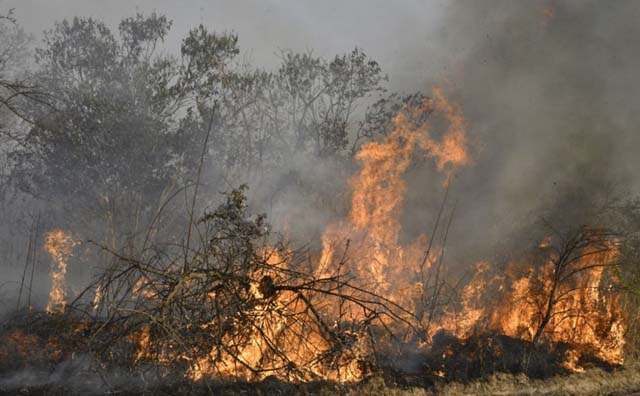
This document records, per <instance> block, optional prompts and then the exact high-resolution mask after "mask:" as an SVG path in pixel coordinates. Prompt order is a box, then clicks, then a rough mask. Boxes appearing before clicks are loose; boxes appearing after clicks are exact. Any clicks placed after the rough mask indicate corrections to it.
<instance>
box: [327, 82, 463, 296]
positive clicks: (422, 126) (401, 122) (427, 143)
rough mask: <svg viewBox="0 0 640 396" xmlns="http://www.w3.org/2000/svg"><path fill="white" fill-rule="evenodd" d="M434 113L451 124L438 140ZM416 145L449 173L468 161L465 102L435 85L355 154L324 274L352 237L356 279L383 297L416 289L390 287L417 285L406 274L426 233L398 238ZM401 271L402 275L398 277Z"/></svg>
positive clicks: (414, 264)
mask: <svg viewBox="0 0 640 396" xmlns="http://www.w3.org/2000/svg"><path fill="white" fill-rule="evenodd" d="M431 113H435V115H438V116H440V117H442V118H443V119H444V120H445V121H446V123H447V124H448V127H447V129H446V130H445V131H444V132H443V133H441V135H442V137H441V138H440V139H439V140H438V139H436V138H434V137H433V136H432V133H431V132H432V128H433V127H432V125H431V124H430V123H429V122H427V121H424V119H425V118H426V117H425V115H428V114H431ZM418 150H421V153H422V155H423V156H426V157H428V158H432V159H433V160H434V161H435V165H436V168H437V170H438V171H440V172H446V173H447V174H450V172H452V171H453V170H455V169H456V168H458V167H460V166H463V165H466V164H467V163H468V162H469V155H468V152H467V141H466V123H465V120H464V117H463V115H462V110H461V107H460V106H459V105H457V104H452V103H451V102H449V101H448V99H447V98H446V96H445V95H444V94H443V92H442V90H441V89H440V88H435V89H434V91H433V98H431V99H427V100H425V101H423V102H422V103H421V104H419V105H418V106H412V107H405V108H404V109H403V111H401V112H399V113H398V114H397V115H396V116H395V117H394V119H393V130H392V131H391V132H390V133H389V134H388V135H387V136H386V137H385V139H384V140H382V141H380V142H370V143H368V144H365V145H364V146H363V147H362V148H361V150H360V151H359V152H358V154H357V155H356V159H357V160H358V161H359V162H360V164H361V169H360V171H359V172H358V173H357V174H355V175H354V176H353V178H352V180H351V189H352V198H351V212H350V214H349V219H348V221H341V222H339V223H337V224H333V225H330V226H329V227H328V228H327V230H326V231H325V234H324V236H323V252H322V256H321V260H320V269H319V271H320V273H323V274H326V271H327V268H328V267H329V266H330V264H331V262H332V261H333V260H334V256H335V255H336V253H339V252H336V249H337V248H338V247H339V246H340V243H341V242H343V241H346V240H350V241H352V242H353V244H352V246H353V249H354V250H356V253H357V254H352V256H355V257H358V261H357V262H355V263H354V265H353V266H352V267H353V268H349V269H350V270H351V271H352V272H354V273H355V274H356V275H358V279H360V280H361V281H362V282H363V283H365V284H368V285H369V286H371V287H373V288H374V290H375V291H376V292H378V293H381V294H383V295H385V296H386V295H391V294H405V293H412V291H411V290H392V288H393V287H395V286H397V285H401V284H409V282H410V283H413V284H414V285H415V277H413V279H411V277H410V276H408V275H410V274H413V273H414V271H415V270H416V269H417V268H418V266H419V263H420V262H421V261H422V257H421V256H422V254H423V250H424V245H425V243H424V242H425V241H426V237H425V236H422V237H419V238H418V239H417V240H416V241H415V242H414V243H413V244H411V245H409V246H401V244H400V243H399V235H400V230H401V226H400V222H399V218H400V214H401V210H402V205H403V201H404V194H405V192H406V189H407V183H406V181H405V180H404V178H403V176H404V173H405V172H406V170H407V168H408V167H409V165H410V164H411V162H412V160H413V157H414V155H415V153H416V151H418ZM436 185H437V183H436ZM345 248H346V247H345ZM327 275H328V274H327ZM402 275H404V279H399V276H402ZM393 285H395V286H393ZM409 289H411V287H409Z"/></svg>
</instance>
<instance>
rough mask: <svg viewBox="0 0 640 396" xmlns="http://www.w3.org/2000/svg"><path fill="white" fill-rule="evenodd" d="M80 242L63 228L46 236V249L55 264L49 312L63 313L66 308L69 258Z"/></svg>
mask: <svg viewBox="0 0 640 396" xmlns="http://www.w3.org/2000/svg"><path fill="white" fill-rule="evenodd" d="M77 244H78V242H77V241H76V240H75V239H73V237H71V236H70V235H69V234H67V233H65V232H64V231H62V230H54V231H50V232H49V233H47V235H46V237H45V245H44V246H45V249H46V250H47V252H48V253H49V254H50V255H51V258H52V259H53V261H54V265H53V267H52V268H51V275H50V276H51V291H50V293H49V303H48V304H47V312H48V313H62V312H64V309H65V303H66V291H65V275H66V273H67V260H68V258H69V256H71V253H72V251H73V248H74V247H75V246H76V245H77Z"/></svg>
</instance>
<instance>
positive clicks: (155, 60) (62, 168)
mask: <svg viewBox="0 0 640 396" xmlns="http://www.w3.org/2000/svg"><path fill="white" fill-rule="evenodd" d="M170 27H171V22H170V21H169V20H168V19H167V18H166V17H164V16H160V15H157V14H155V13H154V14H151V15H150V16H143V15H141V14H138V15H136V16H135V17H133V18H125V19H123V20H122V21H121V22H120V25H119V28H118V34H114V33H113V32H112V31H111V30H110V29H109V28H108V27H107V26H106V25H105V24H104V23H102V22H100V21H97V20H94V19H92V18H74V19H73V20H71V21H69V20H65V21H63V22H60V23H57V24H56V25H55V27H54V28H53V29H52V30H50V31H48V32H46V34H45V39H44V46H43V47H42V48H39V49H37V50H36V62H37V67H38V69H37V71H36V72H35V74H34V76H33V78H34V81H36V82H37V83H38V84H39V85H40V86H41V87H42V89H43V90H45V91H46V92H47V93H48V94H49V95H50V97H51V98H52V100H51V101H50V102H49V103H47V105H46V106H45V105H33V104H31V105H30V106H28V107H27V109H26V111H27V112H28V113H29V116H30V118H31V119H33V120H37V121H36V122H35V123H34V124H33V127H32V128H31V129H30V131H29V133H28V135H27V136H26V139H25V140H24V148H23V149H22V150H18V151H16V152H14V153H13V160H14V161H15V163H16V167H15V169H14V171H13V179H14V181H15V182H16V183H17V184H18V186H19V187H20V188H21V189H22V190H23V191H25V192H28V193H30V194H32V195H33V196H36V197H39V198H41V199H44V200H47V201H50V202H64V203H66V205H65V206H66V207H67V209H68V210H66V211H65V216H69V215H73V214H74V213H78V214H79V215H80V216H78V218H82V219H87V218H89V219H90V220H91V221H92V220H94V217H95V216H91V215H88V213H87V211H91V212H93V213H98V216H99V217H102V218H103V220H104V221H107V222H108V223H107V224H108V225H109V229H110V230H111V231H112V232H111V234H112V236H115V235H128V234H130V233H132V232H134V231H135V229H132V228H131V227H134V225H137V224H140V222H141V218H140V217H141V216H144V215H145V213H146V212H149V208H150V207H151V206H152V205H158V202H159V200H160V198H161V197H162V196H163V194H165V195H166V191H167V189H168V188H170V186H172V185H177V184H178V185H179V184H186V183H188V181H189V179H190V177H192V176H191V175H192V173H193V167H192V166H190V163H189V160H192V159H191V158H187V157H188V156H189V154H190V153H191V152H195V151H197V150H196V149H195V147H194V146H197V145H201V144H202V141H203V138H202V135H201V134H200V135H198V133H202V131H201V130H197V129H193V130H188V131H187V130H185V129H183V128H181V126H182V125H184V122H183V121H181V120H182V119H183V118H184V117H185V116H184V114H193V112H192V111H191V110H189V109H190V108H192V107H193V106H194V98H200V97H203V96H206V95H205V94H204V92H205V91H206V90H207V89H208V88H209V87H210V85H211V84H212V83H213V80H215V79H216V78H218V77H217V76H218V71H219V70H220V69H222V68H223V67H222V64H224V63H226V62H228V61H229V60H230V58H232V57H233V56H234V55H235V54H236V53H237V48H236V47H235V45H236V41H235V39H234V38H233V36H228V35H222V36H218V35H213V34H208V33H207V32H206V31H205V30H204V29H203V28H202V27H200V28H198V29H195V30H194V31H192V32H191V33H190V34H189V36H188V37H187V38H186V39H185V41H184V44H183V58H182V64H181V63H180V62H179V61H178V60H177V59H175V58H172V57H169V56H163V55H158V54H156V50H157V47H158V45H159V44H160V43H161V42H162V41H163V40H164V38H165V37H166V35H167V33H168V31H169V29H170ZM211 92H214V91H211ZM209 96H211V95H209ZM52 108H53V109H54V110H53V111H52ZM83 208H84V209H86V210H85V211H80V210H81V209H83ZM146 214H147V215H151V214H152V213H151V212H149V213H146ZM147 217H148V216H147ZM101 224H104V222H101ZM120 225H122V226H123V227H125V228H124V229H121V230H118V231H116V230H115V227H117V226H120ZM126 227H128V228H126Z"/></svg>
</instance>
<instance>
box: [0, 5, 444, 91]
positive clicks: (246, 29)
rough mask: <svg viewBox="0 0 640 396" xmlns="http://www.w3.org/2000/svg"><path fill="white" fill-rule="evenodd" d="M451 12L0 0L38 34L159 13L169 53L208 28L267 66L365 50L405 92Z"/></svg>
mask: <svg viewBox="0 0 640 396" xmlns="http://www.w3.org/2000/svg"><path fill="white" fill-rule="evenodd" d="M446 5H447V2H445V1H437V0H430V1H419V0H404V1H393V2H390V1H386V0H355V1H316V0H313V1H307V0H305V1H294V0H289V1H282V0H262V1H260V0H242V1H231V0H226V1H225V0H190V1H175V0H174V1H170V0H129V1H126V0H108V1H105V0H103V1H96V0H0V7H2V8H4V9H8V8H14V9H15V14H16V17H17V18H18V20H19V22H20V24H21V25H22V26H24V28H25V29H26V30H27V31H29V32H31V33H33V34H34V35H39V34H40V33H41V32H42V30H44V29H49V28H50V27H51V26H52V25H53V23H54V21H58V20H62V19H64V18H67V17H73V16H76V15H79V16H92V17H96V18H99V19H102V20H104V21H106V22H107V23H109V24H110V25H112V26H115V25H116V24H117V23H118V21H119V20H120V19H121V18H122V17H123V16H130V15H134V14H135V13H136V12H143V13H149V12H151V11H157V12H159V13H163V14H165V15H167V16H168V17H169V18H170V19H172V20H173V21H174V24H173V28H172V33H171V36H170V37H169V39H168V40H167V48H168V49H170V50H175V51H177V50H178V48H179V45H180V40H181V38H182V37H184V36H185V34H186V32H187V31H188V30H189V29H190V28H192V27H194V26H196V25H198V24H200V23H202V24H204V25H205V26H206V27H208V28H210V29H213V30H216V31H223V30H230V31H235V32H236V33H238V35H239V37H240V45H241V48H242V50H243V52H244V53H245V54H246V55H248V56H250V57H251V58H250V59H252V60H253V61H254V62H255V63H257V64H259V65H264V66H270V65H273V64H274V63H275V62H276V61H277V57H276V55H275V54H276V53H277V52H278V50H279V49H281V48H286V49H294V50H308V49H313V51H314V52H315V53H316V54H318V55H322V56H332V55H334V54H337V53H341V52H345V51H348V50H350V49H353V47H355V46H359V47H361V48H362V49H364V50H365V52H367V53H368V54H369V55H371V56H372V57H373V58H374V59H376V60H378V61H379V62H380V63H381V64H382V66H383V68H384V70H385V71H387V72H388V73H389V75H390V77H391V79H392V81H393V84H394V86H397V87H401V88H404V89H416V87H415V86H412V84H415V81H416V78H420V77H423V76H424V75H427V74H433V73H434V70H433V69H431V70H430V67H432V66H430V65H431V64H430V63H428V62H427V58H428V57H415V56H409V54H415V53H416V51H419V52H426V53H428V51H429V48H430V45H433V42H434V40H433V32H435V31H436V30H437V28H438V26H437V24H438V21H439V16H440V15H442V14H443V12H444V9H445V7H446ZM435 72H437V71H435Z"/></svg>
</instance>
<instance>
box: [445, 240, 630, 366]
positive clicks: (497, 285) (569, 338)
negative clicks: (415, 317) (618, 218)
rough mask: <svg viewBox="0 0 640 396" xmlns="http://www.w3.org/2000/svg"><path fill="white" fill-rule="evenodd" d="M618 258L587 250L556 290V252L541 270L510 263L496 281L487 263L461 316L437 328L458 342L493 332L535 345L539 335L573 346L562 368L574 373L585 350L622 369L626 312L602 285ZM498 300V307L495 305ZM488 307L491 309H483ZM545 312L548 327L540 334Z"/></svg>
mask: <svg viewBox="0 0 640 396" xmlns="http://www.w3.org/2000/svg"><path fill="white" fill-rule="evenodd" d="M550 244H551V241H550V239H549V238H545V240H544V241H543V243H541V245H542V246H543V247H544V248H545V249H546V248H548V247H549V245H550ZM617 255H618V251H617V248H616V247H615V246H614V245H612V246H610V247H609V249H607V250H604V251H601V250H598V249H597V248H595V247H593V246H590V245H587V246H586V247H585V248H584V250H582V251H580V252H579V255H578V256H577V259H576V261H575V263H574V264H573V265H572V267H571V270H570V271H571V272H569V273H570V274H572V276H570V277H569V276H565V277H564V279H565V280H564V281H563V282H558V283H556V284H555V285H554V284H553V280H554V272H553V271H554V263H557V260H558V259H559V258H558V256H557V255H556V254H555V253H548V256H547V259H546V260H547V261H546V262H545V263H543V265H541V266H540V265H538V264H536V262H535V261H533V262H527V261H525V262H518V261H514V262H511V263H509V265H508V267H507V271H506V274H499V275H494V276H493V277H491V275H490V272H488V271H487V269H488V268H489V267H488V266H487V265H488V264H487V263H486V262H483V263H480V264H479V265H478V266H477V269H476V272H475V276H474V277H473V279H472V280H471V281H470V282H469V283H468V284H467V285H466V286H465V287H464V289H463V291H462V293H461V295H462V300H461V305H462V309H461V311H462V313H461V314H460V315H459V316H455V315H446V316H445V317H444V318H443V320H442V322H441V323H439V325H438V326H437V328H438V329H446V330H448V331H450V332H451V333H453V334H454V335H456V336H457V337H460V338H466V337H469V336H470V335H472V334H473V333H474V332H477V331H490V332H494V333H498V334H503V335H507V336H509V337H513V338H516V339H521V340H524V341H536V334H537V333H540V336H539V337H540V339H544V340H547V341H551V342H553V343H563V344H567V345H570V346H571V349H569V350H568V351H567V353H566V356H567V360H566V361H565V363H564V366H565V368H567V369H570V370H572V371H581V370H583V368H582V367H580V366H579V365H578V361H579V359H580V356H581V353H582V352H583V351H586V352H589V353H591V354H593V355H595V356H596V357H598V358H600V359H602V360H603V361H605V362H608V363H611V364H621V363H623V361H624V355H623V347H624V328H625V326H624V321H623V313H622V307H621V304H620V302H619V301H618V299H617V298H616V296H614V295H610V294H609V293H606V291H605V288H603V285H602V284H603V282H604V281H605V278H604V275H605V268H606V267H607V266H610V265H611V263H613V262H614V260H615V259H616V257H617ZM523 269H524V270H523ZM518 274H520V275H518ZM488 286H491V287H488ZM554 296H555V297H554ZM496 299H498V300H499V301H500V304H495V301H496ZM550 300H551V301H552V303H553V306H552V307H551V308H549V307H550V305H549V301H550ZM485 306H490V307H491V308H492V309H486V308H482V307H485ZM547 311H548V317H549V320H548V323H546V325H545V327H544V330H540V329H541V328H542V327H541V326H543V322H544V317H545V313H546V312H547Z"/></svg>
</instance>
